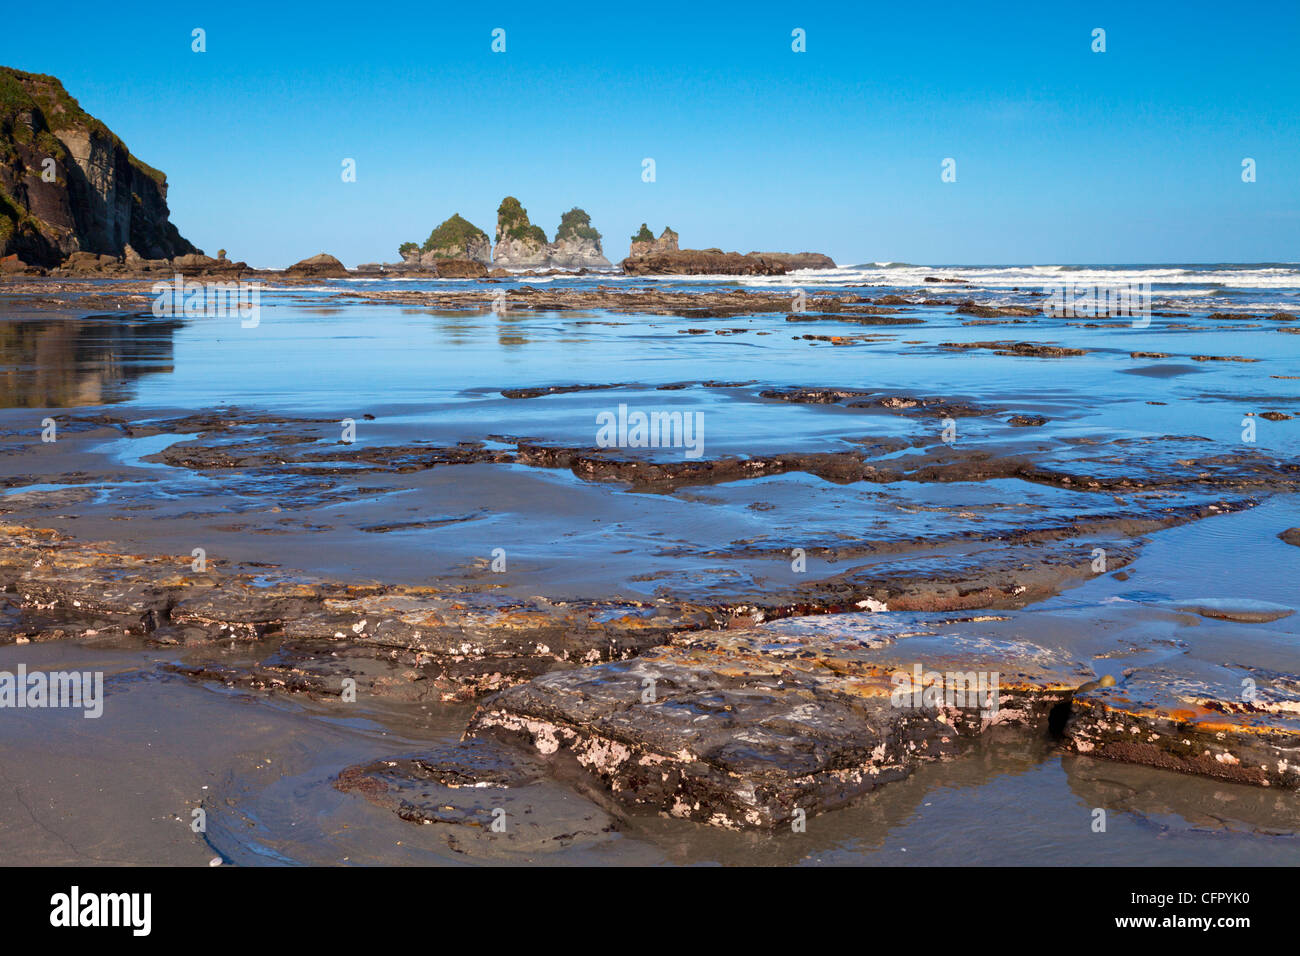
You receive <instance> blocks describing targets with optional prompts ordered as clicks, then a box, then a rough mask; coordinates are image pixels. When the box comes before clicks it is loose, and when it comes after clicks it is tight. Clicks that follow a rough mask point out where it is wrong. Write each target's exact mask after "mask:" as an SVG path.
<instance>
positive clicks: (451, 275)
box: [433, 259, 488, 279]
mask: <svg viewBox="0 0 1300 956" xmlns="http://www.w3.org/2000/svg"><path fill="white" fill-rule="evenodd" d="M433 271H434V272H436V273H437V274H438V278H439V279H486V278H487V274H488V270H487V266H485V265H483V263H481V262H479V261H478V260H477V259H439V260H437V261H436V262H434V263H433Z"/></svg>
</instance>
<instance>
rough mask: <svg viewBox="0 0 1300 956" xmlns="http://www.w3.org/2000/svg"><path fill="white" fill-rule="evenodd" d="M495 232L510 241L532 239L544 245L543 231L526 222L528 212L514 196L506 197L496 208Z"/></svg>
mask: <svg viewBox="0 0 1300 956" xmlns="http://www.w3.org/2000/svg"><path fill="white" fill-rule="evenodd" d="M497 230H498V232H500V233H501V234H502V235H503V236H506V237H509V238H511V239H532V240H533V241H535V242H537V243H539V244H541V245H546V233H545V231H543V229H542V227H541V226H534V225H532V224H531V223H530V222H529V221H528V210H527V209H525V208H524V207H523V206H522V205H520V204H519V200H518V199H516V198H515V197H514V196H507V197H506V198H505V199H503V200H501V205H500V206H498V207H497Z"/></svg>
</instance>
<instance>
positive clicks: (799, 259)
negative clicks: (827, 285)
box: [750, 252, 835, 272]
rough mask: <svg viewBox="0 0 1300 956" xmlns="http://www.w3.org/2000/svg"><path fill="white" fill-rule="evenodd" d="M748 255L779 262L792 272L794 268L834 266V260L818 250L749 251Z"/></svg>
mask: <svg viewBox="0 0 1300 956" xmlns="http://www.w3.org/2000/svg"><path fill="white" fill-rule="evenodd" d="M750 255H751V256H761V257H763V258H764V259H771V260H773V261H774V262H780V263H782V264H783V265H784V266H785V267H786V270H787V271H789V272H794V271H795V270H796V269H834V268H835V260H834V259H832V258H831V257H830V256H824V255H822V254H821V253H820V252H751V253H750Z"/></svg>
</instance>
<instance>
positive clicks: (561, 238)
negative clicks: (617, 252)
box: [547, 206, 610, 269]
mask: <svg viewBox="0 0 1300 956" xmlns="http://www.w3.org/2000/svg"><path fill="white" fill-rule="evenodd" d="M547 254H548V256H549V257H550V264H551V266H552V267H553V268H556V269H588V268H597V269H599V268H608V267H609V265H610V262H609V260H608V259H606V258H605V254H604V251H603V250H602V249H601V248H600V233H599V232H597V231H596V230H595V229H594V228H593V227H592V225H591V216H589V215H587V212H586V210H583V209H579V208H578V207H577V206H574V207H573V208H572V209H570V210H569V211H568V212H566V213H565V214H564V215H563V216H561V217H560V228H559V229H557V230H556V231H555V241H554V242H552V243H551V244H550V246H549V247H548V248H547Z"/></svg>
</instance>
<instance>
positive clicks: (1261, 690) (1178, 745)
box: [1067, 663, 1300, 792]
mask: <svg viewBox="0 0 1300 956" xmlns="http://www.w3.org/2000/svg"><path fill="white" fill-rule="evenodd" d="M1067 730H1068V733H1067V739H1068V741H1069V744H1070V747H1071V748H1072V749H1073V750H1075V751H1076V752H1078V753H1081V754H1088V755H1089V756H1093V757H1104V758H1106V759H1109V760H1118V761H1122V762H1124V763H1135V764H1144V765H1146V766H1150V767H1160V768H1162V769H1165V770H1175V771H1178V772H1180V773H1189V774H1196V775H1197V776H1203V777H1213V778H1215V779H1219V780H1228V781H1232V782H1234V783H1248V784H1254V785H1256V786H1261V787H1280V788H1282V789H1284V790H1289V791H1292V792H1300V678H1297V677H1296V676H1295V675H1292V674H1279V673H1274V672H1271V671H1266V670H1262V669H1259V668H1249V667H1245V666H1238V665H1222V666H1221V665H1214V664H1209V663H1198V664H1197V666H1196V667H1195V668H1192V669H1188V668H1187V667H1186V666H1180V667H1179V668H1178V669H1177V670H1174V669H1170V668H1163V667H1156V668H1150V669H1143V670H1141V671H1139V672H1138V673H1136V674H1133V675H1132V676H1130V677H1129V678H1128V679H1127V680H1125V681H1124V682H1123V683H1122V684H1118V685H1116V686H1114V687H1106V688H1101V687H1099V688H1095V689H1092V690H1089V691H1087V692H1085V693H1082V694H1079V695H1078V696H1076V697H1075V699H1074V705H1073V710H1072V714H1071V717H1070V721H1069V725H1068V728H1067Z"/></svg>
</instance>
